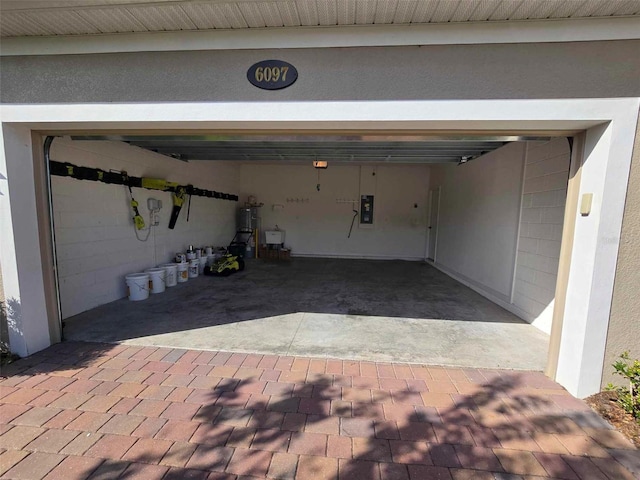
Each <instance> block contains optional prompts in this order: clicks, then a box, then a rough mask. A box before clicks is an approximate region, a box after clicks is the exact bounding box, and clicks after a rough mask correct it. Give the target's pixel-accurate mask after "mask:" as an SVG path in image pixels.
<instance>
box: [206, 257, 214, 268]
mask: <svg viewBox="0 0 640 480" xmlns="http://www.w3.org/2000/svg"><path fill="white" fill-rule="evenodd" d="M214 263H216V256H215V255H213V254H212V255H207V266H208V267H213V264H214Z"/></svg>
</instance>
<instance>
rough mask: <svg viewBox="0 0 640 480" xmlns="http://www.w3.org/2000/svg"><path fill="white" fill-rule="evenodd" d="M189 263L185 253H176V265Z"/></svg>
mask: <svg viewBox="0 0 640 480" xmlns="http://www.w3.org/2000/svg"><path fill="white" fill-rule="evenodd" d="M186 261H187V256H186V255H185V254H184V253H180V252H178V253H176V263H184V262H186Z"/></svg>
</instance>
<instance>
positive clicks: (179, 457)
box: [160, 442, 197, 467]
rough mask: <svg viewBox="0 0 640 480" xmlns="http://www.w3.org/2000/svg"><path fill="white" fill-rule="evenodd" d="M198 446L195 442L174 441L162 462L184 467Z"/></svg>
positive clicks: (162, 463)
mask: <svg viewBox="0 0 640 480" xmlns="http://www.w3.org/2000/svg"><path fill="white" fill-rule="evenodd" d="M196 448H197V445H196V444H194V443H188V442H174V443H173V444H172V445H171V447H169V450H168V451H167V453H166V454H165V455H164V457H162V460H160V464H161V465H167V466H171V467H184V466H185V465H186V464H187V462H188V461H189V459H190V458H191V455H193V452H194V451H195V450H196Z"/></svg>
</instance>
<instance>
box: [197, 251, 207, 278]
mask: <svg viewBox="0 0 640 480" xmlns="http://www.w3.org/2000/svg"><path fill="white" fill-rule="evenodd" d="M198 260H199V261H200V264H199V265H198V274H200V275H202V274H204V267H206V266H207V257H206V256H204V255H203V256H202V257H200V258H199V259H198Z"/></svg>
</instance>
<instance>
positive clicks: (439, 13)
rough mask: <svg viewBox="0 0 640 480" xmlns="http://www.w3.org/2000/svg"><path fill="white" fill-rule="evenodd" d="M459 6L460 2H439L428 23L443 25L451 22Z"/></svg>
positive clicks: (454, 0)
mask: <svg viewBox="0 0 640 480" xmlns="http://www.w3.org/2000/svg"><path fill="white" fill-rule="evenodd" d="M459 6H460V0H449V1H447V2H439V3H438V5H437V6H436V8H435V10H434V11H433V15H431V20H430V22H434V23H443V22H448V21H450V20H451V17H453V15H454V14H455V12H456V10H457V9H458V7H459Z"/></svg>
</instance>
